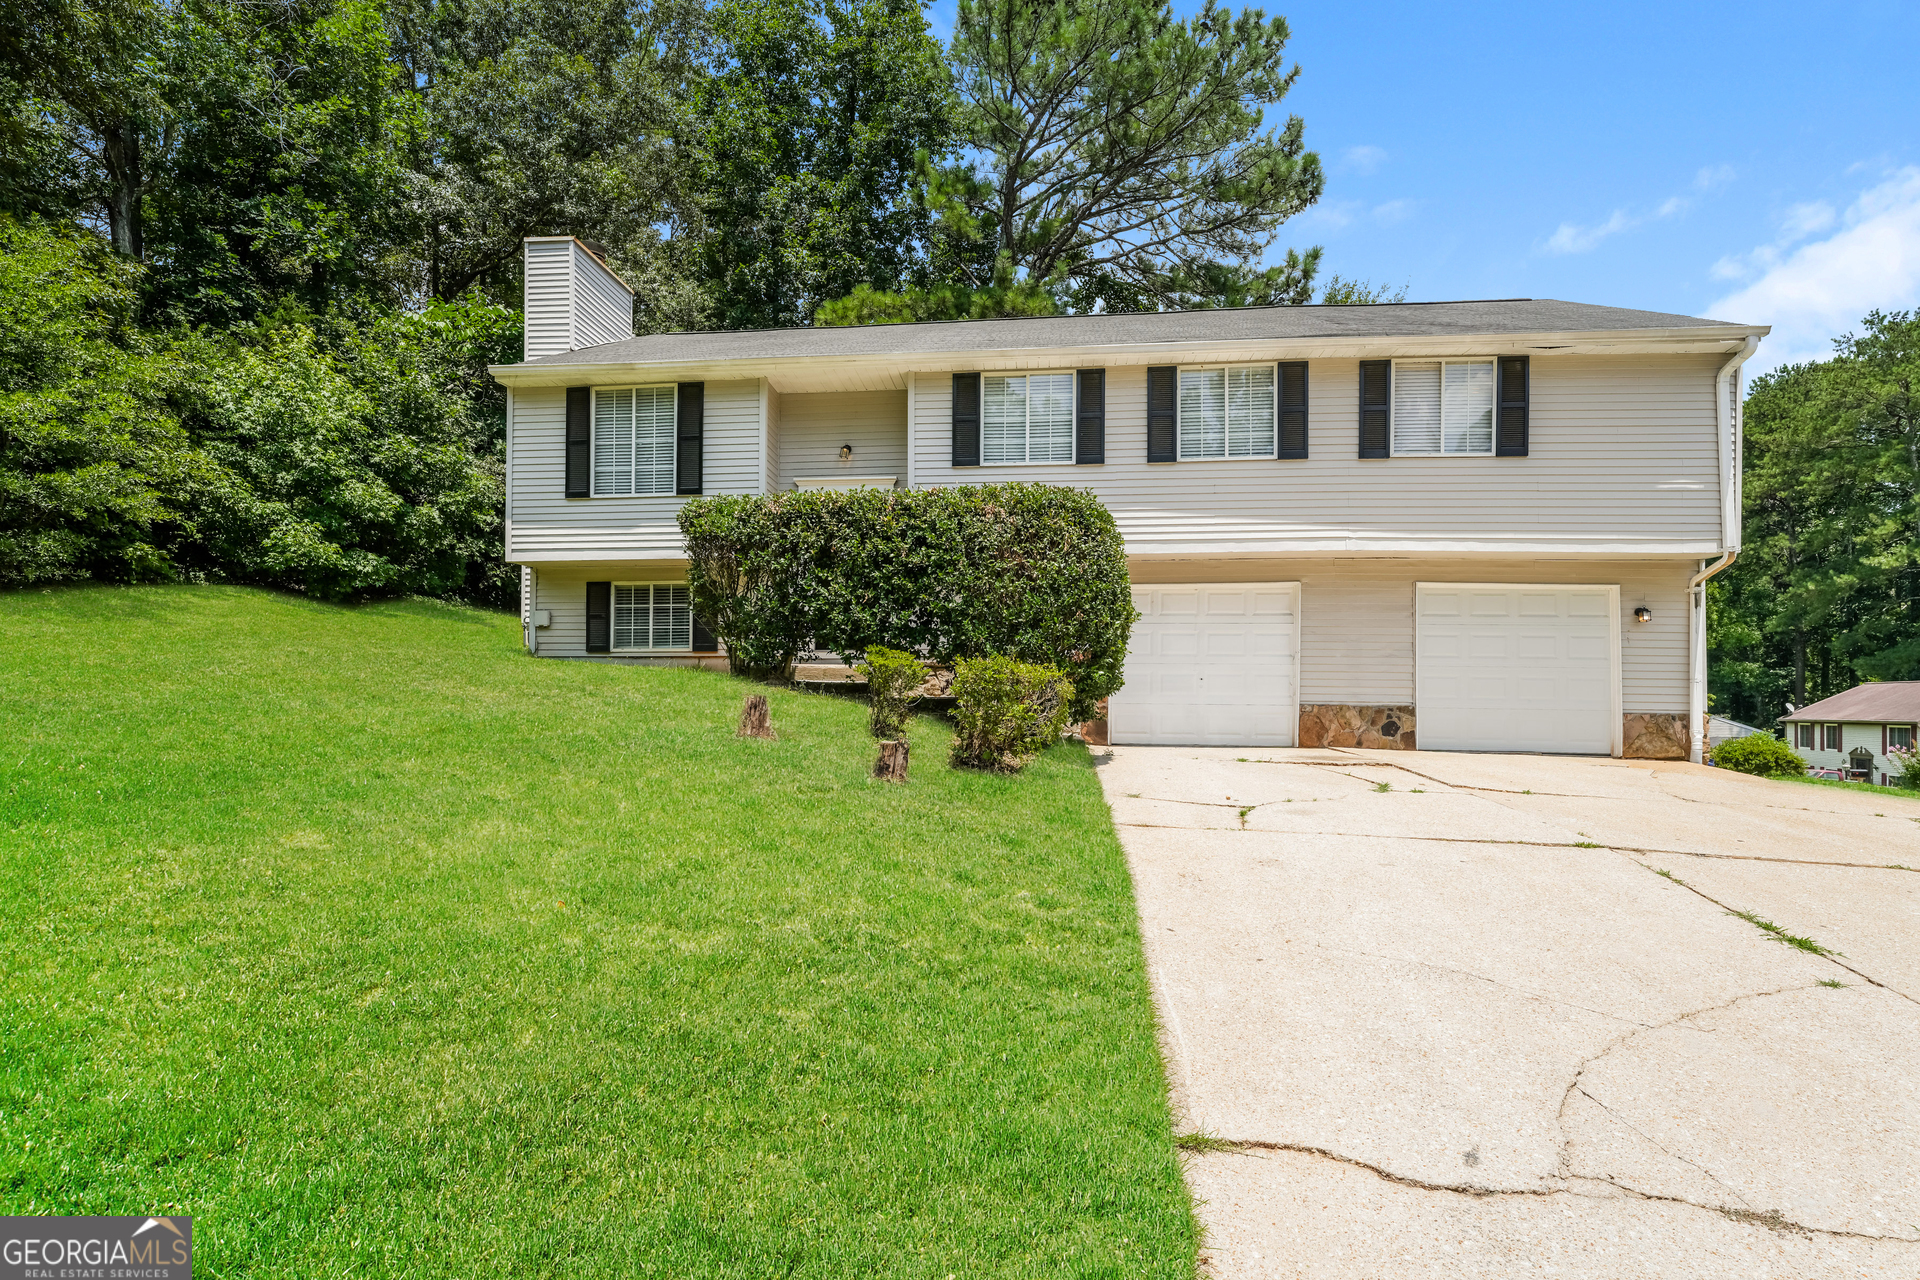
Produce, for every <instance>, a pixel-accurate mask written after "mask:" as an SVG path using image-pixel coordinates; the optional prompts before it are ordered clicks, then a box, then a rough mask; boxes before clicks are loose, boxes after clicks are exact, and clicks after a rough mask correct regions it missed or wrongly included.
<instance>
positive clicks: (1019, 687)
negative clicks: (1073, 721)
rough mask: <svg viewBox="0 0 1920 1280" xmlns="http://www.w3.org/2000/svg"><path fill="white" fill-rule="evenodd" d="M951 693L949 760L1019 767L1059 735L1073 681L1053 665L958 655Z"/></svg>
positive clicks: (982, 766)
mask: <svg viewBox="0 0 1920 1280" xmlns="http://www.w3.org/2000/svg"><path fill="white" fill-rule="evenodd" d="M953 696H954V700H955V702H956V703H957V704H958V705H957V706H956V707H955V708H954V713H953V719H954V725H955V729H956V731H955V733H954V735H953V752H952V760H953V763H955V764H957V765H963V766H965V767H967V768H973V769H991V770H993V771H995V772H997V773H1018V772H1019V771H1020V770H1021V769H1023V768H1025V767H1026V764H1027V762H1028V761H1029V760H1031V759H1033V757H1035V756H1037V755H1039V754H1040V753H1041V752H1042V751H1045V750H1046V749H1047V748H1048V747H1050V746H1052V745H1054V744H1055V743H1057V742H1059V741H1060V734H1061V732H1062V731H1063V730H1064V729H1065V728H1066V727H1067V712H1068V707H1069V706H1070V705H1071V703H1072V699H1073V684H1072V682H1071V681H1069V680H1068V679H1067V677H1066V676H1065V675H1064V674H1063V673H1062V672H1061V671H1060V669H1059V668H1058V667H1050V666H1044V665H1042V664H1040V663H1033V662H1021V661H1018V660H1017V659H1014V658H1009V657H1005V656H1001V655H995V656H993V657H990V658H961V659H959V660H958V661H956V662H955V663H954V665H953Z"/></svg>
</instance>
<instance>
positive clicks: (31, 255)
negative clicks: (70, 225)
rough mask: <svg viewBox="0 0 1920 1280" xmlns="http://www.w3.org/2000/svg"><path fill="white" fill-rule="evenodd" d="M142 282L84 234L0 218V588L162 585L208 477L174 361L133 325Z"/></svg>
mask: <svg viewBox="0 0 1920 1280" xmlns="http://www.w3.org/2000/svg"><path fill="white" fill-rule="evenodd" d="M136 287H137V272H136V271H135V270H134V269H133V268H131V267H129V266H127V265H126V264H125V263H124V262H123V261H121V260H119V259H117V258H115V257H114V256H113V255H112V254H111V253H110V252H108V251H107V249H106V248H105V246H103V245H102V244H101V243H100V242H99V241H98V240H97V239H95V238H94V237H92V236H89V235H85V234H83V233H67V232H56V231H50V230H48V229H47V228H46V227H44V226H42V225H31V224H30V225H24V226H23V225H21V224H19V223H16V222H13V221H12V220H10V219H5V218H0V584H18V583H29V582H54V581H59V580H62V579H71V578H86V577H95V576H98V577H103V578H110V579H121V580H125V579H139V578H156V577H157V578H164V577H169V576H171V575H172V573H173V571H174V566H173V560H172V558H171V556H170V555H169V553H168V551H167V550H166V544H167V543H168V541H169V539H170V538H172V537H174V536H178V535H179V534H180V532H181V528H180V526H181V522H182V520H183V519H184V517H183V515H182V501H183V495H184V493H185V492H186V491H187V490H188V489H189V488H190V487H192V486H193V485H194V484H196V483H200V482H203V481H204V480H205V479H206V478H207V475H208V473H209V471H210V468H209V467H208V466H207V465H206V463H205V460H204V459H203V458H201V457H199V456H198V455H197V454H196V453H195V451H194V450H193V448H192V446H191V443H190V441H189V440H188V438H187V435H186V433H185V432H184V431H183V430H182V429H181V427H180V424H179V422H178V420H177V419H176V417H175V416H174V414H173V412H172V410H171V407H170V404H169V394H170V392H171V391H172V389H173V387H174V386H175V384H176V383H177V381H178V379H179V376H180V371H179V365H178V360H177V358H176V356H175V353H174V352H172V351H171V350H169V349H168V348H167V347H166V346H165V345H164V344H161V343H156V342H152V341H150V340H147V339H145V338H143V337H142V335H140V334H139V333H138V332H137V331H136V330H134V329H133V328H132V326H131V325H130V323H129V321H130V319H131V316H132V313H133V311H134V308H135V306H136Z"/></svg>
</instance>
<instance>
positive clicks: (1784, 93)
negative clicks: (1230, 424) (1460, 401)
mask: <svg viewBox="0 0 1920 1280" xmlns="http://www.w3.org/2000/svg"><path fill="white" fill-rule="evenodd" d="M1195 7H1196V6H1195V5H1193V4H1191V3H1188V2H1187V0H1176V8H1177V9H1178V10H1179V11H1180V12H1183V13H1184V12H1191V11H1192V10H1193V9H1194V8H1195ZM1268 11H1269V12H1274V11H1278V12H1280V13H1282V14H1284V15H1285V16H1286V18H1287V21H1288V23H1289V25H1290V26H1291V28H1292V30H1293V40H1292V43H1291V45H1290V52H1291V54H1292V56H1293V58H1294V59H1295V60H1296V61H1298V62H1299V63H1300V65H1301V67H1302V74H1301V77H1300V81H1299V84H1298V85H1297V87H1296V88H1295V90H1294V92H1293V93H1292V94H1291V95H1290V96H1289V97H1288V99H1287V100H1286V102H1285V103H1284V104H1283V105H1282V106H1281V107H1279V108H1277V109H1276V110H1277V111H1278V112H1279V113H1280V114H1281V115H1282V116H1284V114H1286V113H1288V112H1293V113H1297V114H1299V115H1300V116H1302V117H1304V118H1305V120H1306V136H1307V143H1308V145H1309V146H1310V147H1312V148H1313V149H1314V150H1316V151H1318V152H1319V153H1320V156H1321V160H1322V162H1323V163H1324V164H1325V166H1326V169H1327V175H1328V178H1327V190H1326V195H1325V196H1324V197H1323V199H1322V200H1321V202H1320V204H1319V206H1318V207H1317V208H1315V209H1314V210H1312V211H1310V212H1309V213H1307V214H1306V215H1304V216H1302V217H1300V218H1297V219H1295V220H1294V221H1293V222H1291V223H1289V224H1288V226H1287V227H1286V228H1285V230H1284V231H1283V233H1282V237H1281V239H1280V241H1279V242H1278V247H1280V248H1284V247H1285V246H1287V245H1294V246H1305V245H1308V244H1320V245H1323V246H1325V249H1326V257H1325V259H1324V260H1323V264H1322V272H1323V274H1324V273H1330V272H1339V273H1340V274H1342V275H1346V276H1359V277H1362V278H1366V279H1370V280H1373V281H1376V282H1387V283H1391V284H1394V285H1399V284H1405V285H1406V286H1407V291H1408V297H1409V298H1410V299H1412V300H1416V301H1427V300H1442V299H1452V298H1503V297H1536V298H1541V297H1544V298H1567V299H1572V300H1575V301H1580V302H1598V303H1607V304H1611V305H1616V306H1628V307H1643V308H1646V309H1649V310H1655V311H1674V312H1681V313H1684V314H1688V315H1706V316H1713V317H1715V318H1718V319H1726V320H1736V321H1744V322H1751V323H1760V324H1771V325H1773V326H1775V333H1774V336H1773V337H1772V338H1771V339H1769V340H1768V342H1767V343H1765V344H1764V345H1763V346H1762V348H1761V352H1760V355H1759V357H1758V358H1757V359H1756V361H1755V363H1754V364H1753V365H1750V366H1749V370H1750V371H1751V372H1758V371H1760V370H1761V369H1764V368H1767V367H1770V366H1772V365H1775V364H1777V363H1780V362H1782V361H1785V360H1791V359H1808V358H1813V359H1818V358H1821V357H1823V356H1825V355H1826V354H1827V353H1828V352H1829V351H1830V349H1831V348H1830V345H1829V342H1828V339H1830V338H1831V337H1834V336H1836V335H1838V334H1840V333H1843V332H1846V331H1847V330H1848V329H1851V328H1856V327H1857V326H1858V323H1859V319H1860V317H1861V316H1862V315H1864V314H1865V313H1866V312H1867V311H1868V310H1870V309H1872V308H1874V307H1880V308H1885V309H1905V308H1911V307H1915V306H1920V99H1917V98H1916V90H1920V73H1917V72H1916V70H1915V63H1914V61H1913V51H1914V50H1915V49H1916V48H1920V4H1913V3H1909V4H1906V5H1900V4H1893V3H1885V2H1883V0H1876V2H1873V3H1858V4H1801V5H1793V6H1789V5H1784V4H1763V3H1750V4H1742V5H1713V4H1706V5H1703V4H1697V3H1686V2H1685V0H1680V2H1674V0H1669V2H1668V3H1664V4H1651V3H1638V2H1635V3H1612V4H1606V5H1598V4H1583V3H1559V4H1541V3H1532V4H1492V5H1474V6H1467V5H1456V6H1446V5H1431V4H1427V5H1413V4H1372V5H1356V4H1329V3H1310V4H1282V5H1279V6H1273V7H1270V8H1269V9H1268ZM952 13H953V6H952V4H951V2H950V0H946V2H943V3H940V4H936V5H935V6H934V7H933V8H932V10H931V11H930V15H929V16H930V17H931V19H932V21H933V24H934V27H935V30H936V32H938V33H939V34H941V35H943V36H944V35H946V34H947V33H948V32H950V31H951V24H952Z"/></svg>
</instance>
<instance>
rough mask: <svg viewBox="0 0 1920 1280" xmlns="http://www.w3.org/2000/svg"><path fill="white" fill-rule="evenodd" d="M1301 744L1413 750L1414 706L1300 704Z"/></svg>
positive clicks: (1342, 703)
mask: <svg viewBox="0 0 1920 1280" xmlns="http://www.w3.org/2000/svg"><path fill="white" fill-rule="evenodd" d="M1300 745H1301V746H1303V747H1377V748H1386V749H1389V750H1399V751H1412V750H1413V749H1414V736H1413V708H1412V707H1368V706H1355V705H1353V704H1351V703H1345V702H1309V703H1304V704H1302V706H1301V707H1300Z"/></svg>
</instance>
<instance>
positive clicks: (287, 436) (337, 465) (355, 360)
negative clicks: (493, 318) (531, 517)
mask: <svg viewBox="0 0 1920 1280" xmlns="http://www.w3.org/2000/svg"><path fill="white" fill-rule="evenodd" d="M475 310H478V311H480V312H481V315H479V316H475V315H474V314H472V312H473V311H475ZM488 310H490V309H486V308H484V307H482V306H480V305H479V304H468V307H467V308H466V313H465V314H461V312H462V309H461V308H458V307H455V308H436V309H435V310H434V311H431V312H429V313H428V314H427V315H425V316H421V317H403V318H388V319H383V320H379V321H376V322H374V323H371V324H368V325H366V326H364V327H344V326H342V327H340V328H339V331H338V336H337V337H336V338H335V340H334V342H333V343H331V344H323V343H322V341H321V340H320V338H319V337H318V336H317V335H316V334H315V333H314V331H313V330H312V329H310V328H308V327H306V326H305V325H304V324H297V323H296V324H288V325H284V326H279V327H273V328H268V329H265V330H264V331H262V332H260V333H258V335H257V336H253V335H249V337H250V340H248V341H244V342H240V341H232V340H228V341H216V340H213V339H201V340H199V341H198V342H197V343H196V344H194V346H193V348H192V350H193V353H194V355H195V357H196V365H197V378H196V380H195V382H194V385H193V386H192V388H191V393H190V398H189V408H188V411H187V414H186V420H187V423H188V425H189V427H190V429H191V430H192V432H193V436H194V438H195V440H196V442H197V443H198V444H199V445H200V447H201V449H202V450H203V451H204V452H205V454H206V455H207V456H208V457H209V458H211V459H213V460H214V461H215V462H217V463H218V464H219V466H220V468H221V471H222V476H223V482H222V483H220V484H218V485H216V486H212V487H210V488H209V489H208V491H206V492H204V493H202V494H200V495H199V504H198V510H199V513H200V515H199V522H200V543H201V547H202V549H203V550H204V554H205V555H206V557H207V562H206V563H207V568H208V569H209V570H214V571H218V572H220V573H222V574H223V575H224V576H227V577H230V578H234V579H236V580H239V581H244V582H258V583H264V584H268V585H272V586H281V587H287V588H290V589H292V590H296V591H302V592H305V593H307V594H309V595H314V596H318V597H320V598H322V599H329V600H333V599H344V598H348V597H354V596H365V595H369V594H397V593H412V594H421V595H437V596H448V597H455V598H467V599H477V600H485V601H488V602H490V603H492V602H499V601H502V600H504V599H506V598H508V596H509V594H510V590H511V586H512V575H511V571H510V570H509V569H507V567H506V566H505V565H503V564H501V563H500V562H499V552H498V547H499V545H500V536H501V528H500V520H501V517H500V510H501V502H502V493H501V486H502V473H501V467H500V464H499V462H498V461H497V459H496V458H495V457H494V456H493V455H492V454H491V452H490V447H491V442H490V440H489V436H490V435H491V434H492V431H493V428H492V425H491V424H490V423H488V422H486V421H485V420H484V419H483V418H482V417H481V415H480V414H479V413H478V412H477V411H476V410H475V407H474V406H473V404H472V402H471V401H469V400H467V399H464V398H462V397H460V396H457V395H449V394H447V393H446V387H445V383H446V381H447V379H448V378H449V377H451V376H455V370H452V369H449V368H448V366H447V364H446V362H445V357H444V352H440V353H436V352H435V351H434V350H433V348H432V345H431V344H432V341H433V340H434V339H436V338H442V339H444V338H445V337H446V335H447V331H449V330H452V331H454V332H458V331H460V330H461V329H463V328H464V329H467V330H472V329H473V328H475V327H476V326H483V324H484V318H485V312H486V311H488ZM449 312H452V313H454V314H452V315H449ZM436 356H438V357H439V358H436Z"/></svg>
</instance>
